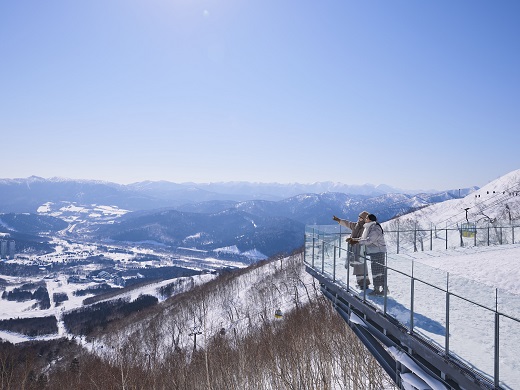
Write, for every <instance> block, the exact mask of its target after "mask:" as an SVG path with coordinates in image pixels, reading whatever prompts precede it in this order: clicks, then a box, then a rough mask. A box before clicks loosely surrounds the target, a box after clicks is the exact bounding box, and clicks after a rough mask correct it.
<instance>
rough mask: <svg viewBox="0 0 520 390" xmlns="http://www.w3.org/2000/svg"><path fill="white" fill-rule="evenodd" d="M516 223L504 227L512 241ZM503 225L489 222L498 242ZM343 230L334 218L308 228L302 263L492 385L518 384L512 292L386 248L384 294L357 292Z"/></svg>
mask: <svg viewBox="0 0 520 390" xmlns="http://www.w3.org/2000/svg"><path fill="white" fill-rule="evenodd" d="M514 229H515V227H511V226H510V227H508V229H507V230H509V231H511V236H510V237H511V238H509V239H511V241H509V242H510V243H512V242H513V241H514V238H513V237H514ZM505 230H506V229H504V228H502V229H500V228H498V227H497V228H493V231H494V232H495V233H496V236H495V237H496V238H497V240H498V237H501V240H502V241H501V243H506V235H505V234H504V231H505ZM349 233H350V232H349V231H346V230H345V229H342V228H341V226H339V225H334V226H308V227H306V232H305V255H304V256H305V263H306V265H308V266H309V267H311V268H313V269H314V270H315V271H317V272H319V273H321V274H322V275H324V276H326V277H327V278H328V279H330V280H331V281H332V282H334V283H336V284H337V285H339V286H341V287H342V288H343V289H345V290H346V291H350V292H352V293H353V294H358V296H359V298H360V299H362V300H363V301H364V302H365V303H366V304H368V305H371V306H375V307H377V308H378V310H379V311H380V312H381V313H383V315H385V316H390V317H392V318H394V319H395V320H397V321H398V322H399V323H400V324H402V325H403V326H404V327H405V328H407V329H408V331H409V332H410V334H415V335H418V336H420V337H421V338H423V339H425V340H427V342H429V343H430V344H432V345H433V346H434V347H435V348H436V349H437V350H438V351H439V353H440V354H443V355H445V356H446V357H447V358H448V359H449V358H453V359H456V360H457V361H460V362H462V364H465V365H466V366H467V368H468V369H469V370H472V371H474V372H475V373H476V375H479V376H481V377H482V378H485V379H487V380H488V381H489V382H491V383H493V384H494V386H495V387H497V388H498V387H500V388H512V386H513V385H514V384H517V383H520V369H519V363H518V359H517V357H518V356H519V355H520V343H518V340H520V300H519V299H518V296H516V295H513V294H508V293H507V292H504V291H501V290H498V289H496V288H491V287H489V286H485V285H483V284H480V283H477V282H475V281H472V280H468V279H465V278H463V277H460V276H457V275H453V274H449V273H448V272H445V271H442V270H439V269H436V268H433V267H429V266H427V265H425V264H422V263H419V262H416V261H413V260H411V259H410V257H409V256H407V255H406V254H398V253H392V254H391V253H389V254H388V255H387V258H386V265H385V274H386V278H385V283H386V285H387V286H388V290H389V293H388V294H385V295H384V296H371V295H369V294H368V293H367V290H364V291H360V290H359V289H358V287H357V283H356V280H355V278H353V277H352V276H351V275H350V274H351V272H349V269H350V264H349V262H348V256H347V250H348V248H347V245H346V243H345V236H346V235H348V234H349ZM387 233H388V231H385V237H386V238H387V244H388V236H387ZM432 234H433V233H432ZM477 234H479V232H477ZM490 234H491V232H490ZM500 235H501V236H500ZM487 237H490V236H489V235H488V236H487ZM464 238H468V237H464ZM469 238H473V237H469ZM497 243H498V242H497ZM365 267H367V269H370V268H371V263H370V258H369V257H367V258H365Z"/></svg>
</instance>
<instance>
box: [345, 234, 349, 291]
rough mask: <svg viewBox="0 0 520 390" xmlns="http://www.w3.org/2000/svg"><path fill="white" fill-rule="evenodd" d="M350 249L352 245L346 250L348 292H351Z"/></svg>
mask: <svg viewBox="0 0 520 390" xmlns="http://www.w3.org/2000/svg"><path fill="white" fill-rule="evenodd" d="M349 248H350V245H349V244H347V249H345V250H346V252H347V260H346V262H345V265H346V267H345V268H346V269H347V291H350V256H349V255H348V251H349Z"/></svg>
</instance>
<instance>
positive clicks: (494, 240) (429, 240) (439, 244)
mask: <svg viewBox="0 0 520 390" xmlns="http://www.w3.org/2000/svg"><path fill="white" fill-rule="evenodd" d="M519 227H520V226H517V225H513V224H509V225H502V224H500V225H499V224H498V223H497V222H496V221H493V222H489V221H488V222H487V223H470V222H467V223H466V222H465V223H458V224H456V226H455V227H453V225H452V227H444V228H443V227H439V226H435V225H432V226H429V227H423V226H420V225H417V224H414V223H413V222H411V223H407V224H399V223H398V222H390V223H389V224H387V225H385V228H384V230H385V238H386V241H387V245H388V247H389V248H388V249H389V251H391V252H393V251H395V253H402V252H421V251H428V250H430V251H433V250H440V249H450V248H456V247H465V246H489V245H504V244H514V243H515V242H519V241H520V236H519V230H518V228H519ZM515 234H516V236H515ZM515 239H516V241H515Z"/></svg>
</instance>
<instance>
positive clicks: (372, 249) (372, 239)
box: [350, 214, 388, 295]
mask: <svg viewBox="0 0 520 390" xmlns="http://www.w3.org/2000/svg"><path fill="white" fill-rule="evenodd" d="M350 243H351V244H355V243H358V244H359V245H364V246H365V252H366V254H367V255H368V256H370V261H371V263H372V265H371V269H372V282H373V283H374V290H373V291H372V292H371V293H370V294H373V295H385V293H387V291H385V289H387V288H388V287H387V286H386V283H385V260H386V243H385V236H384V232H383V228H382V227H381V225H380V224H379V222H377V217H376V216H375V215H374V214H368V215H367V216H366V218H365V225H364V226H363V234H362V235H361V237H360V238H359V239H351V240H350Z"/></svg>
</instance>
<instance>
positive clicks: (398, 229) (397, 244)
mask: <svg viewBox="0 0 520 390" xmlns="http://www.w3.org/2000/svg"><path fill="white" fill-rule="evenodd" d="M397 254H399V220H397Z"/></svg>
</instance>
